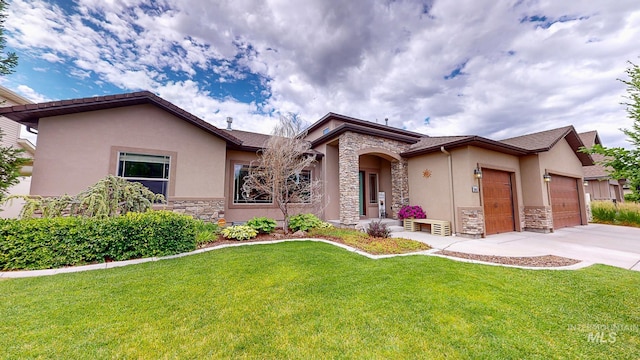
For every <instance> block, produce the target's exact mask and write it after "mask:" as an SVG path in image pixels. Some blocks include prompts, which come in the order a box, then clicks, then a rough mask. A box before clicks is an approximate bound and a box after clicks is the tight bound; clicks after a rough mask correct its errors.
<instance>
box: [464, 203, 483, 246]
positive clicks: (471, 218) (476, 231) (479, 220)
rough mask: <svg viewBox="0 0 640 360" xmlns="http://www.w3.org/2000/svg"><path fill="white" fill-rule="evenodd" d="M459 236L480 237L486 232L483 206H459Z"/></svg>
mask: <svg viewBox="0 0 640 360" xmlns="http://www.w3.org/2000/svg"><path fill="white" fill-rule="evenodd" d="M458 219H459V221H460V232H459V233H458V235H459V236H463V237H470V238H474V239H477V238H480V237H482V234H484V209H482V208H481V207H466V208H458Z"/></svg>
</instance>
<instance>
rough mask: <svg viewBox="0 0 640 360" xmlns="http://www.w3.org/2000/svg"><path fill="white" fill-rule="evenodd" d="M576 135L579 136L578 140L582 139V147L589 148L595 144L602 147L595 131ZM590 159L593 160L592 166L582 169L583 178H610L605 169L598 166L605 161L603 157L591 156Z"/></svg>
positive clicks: (598, 155)
mask: <svg viewBox="0 0 640 360" xmlns="http://www.w3.org/2000/svg"><path fill="white" fill-rule="evenodd" d="M578 135H579V136H580V139H582V142H583V143H584V146H585V147H587V148H590V147H592V146H593V145H596V144H599V145H602V142H601V141H600V136H599V135H598V132H597V131H595V130H593V131H587V132H583V133H580V134H578ZM591 158H593V162H594V164H593V165H589V166H583V167H582V171H583V172H584V178H585V179H587V180H594V179H597V180H604V179H609V178H611V177H610V175H609V172H608V171H607V168H606V167H604V166H602V165H600V164H599V163H600V162H601V161H604V160H605V156H604V155H601V154H591Z"/></svg>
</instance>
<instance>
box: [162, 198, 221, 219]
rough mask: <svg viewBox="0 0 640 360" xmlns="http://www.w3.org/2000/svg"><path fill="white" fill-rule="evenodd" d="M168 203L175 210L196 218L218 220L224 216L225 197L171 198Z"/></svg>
mask: <svg viewBox="0 0 640 360" xmlns="http://www.w3.org/2000/svg"><path fill="white" fill-rule="evenodd" d="M167 205H168V207H169V208H171V209H172V210H173V212H176V213H179V214H187V215H191V216H193V217H194V218H195V219H200V220H204V221H218V219H221V218H224V198H220V199H189V200H170V201H169V202H168V204H167Z"/></svg>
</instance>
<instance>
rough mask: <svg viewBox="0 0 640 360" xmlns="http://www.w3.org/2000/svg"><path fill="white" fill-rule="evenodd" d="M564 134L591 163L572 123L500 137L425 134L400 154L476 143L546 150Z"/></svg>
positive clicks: (521, 151)
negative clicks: (426, 135)
mask: <svg viewBox="0 0 640 360" xmlns="http://www.w3.org/2000/svg"><path fill="white" fill-rule="evenodd" d="M563 138H565V139H567V142H568V143H569V145H570V146H571V148H572V149H573V150H574V151H575V152H576V156H577V157H578V159H580V161H581V162H582V165H592V164H593V161H592V159H591V157H590V156H589V154H585V153H582V152H579V151H578V150H579V149H580V148H581V147H582V146H583V144H582V141H581V140H580V137H579V136H578V134H577V133H576V131H575V129H574V128H573V126H565V127H562V128H558V129H553V130H547V131H541V132H538V133H533V134H528V135H523V136H518V137H514V138H510V139H506V140H501V141H497V140H491V139H487V138H484V137H481V136H475V135H468V136H439V137H437V136H435V137H434V136H432V137H424V138H422V139H420V141H418V142H417V143H415V144H413V145H412V146H411V148H410V149H409V150H408V151H406V152H404V153H402V154H401V155H402V156H404V157H412V156H417V155H422V154H427V153H431V152H436V151H440V149H441V148H444V149H452V148H456V147H460V146H477V147H480V148H483V149H488V150H494V151H499V152H502V153H505V154H510V155H516V156H520V155H527V154H536V153H540V152H544V151H549V150H551V148H552V147H553V146H555V144H557V143H558V141H560V140H561V139H563Z"/></svg>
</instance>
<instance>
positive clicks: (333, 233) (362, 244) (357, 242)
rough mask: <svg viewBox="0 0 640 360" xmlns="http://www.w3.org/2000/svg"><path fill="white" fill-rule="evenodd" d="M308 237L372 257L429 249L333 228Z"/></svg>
mask: <svg viewBox="0 0 640 360" xmlns="http://www.w3.org/2000/svg"><path fill="white" fill-rule="evenodd" d="M309 236H310V237H322V238H328V239H333V240H336V241H339V242H342V243H345V244H347V245H349V246H351V247H354V248H356V249H360V250H363V251H365V252H368V253H369V254H373V255H382V254H406V253H411V252H416V251H423V250H429V249H430V248H431V247H429V245H427V244H425V243H421V242H419V241H415V240H409V239H404V238H376V237H371V236H369V235H367V233H364V232H361V231H357V230H353V229H345V228H335V227H331V228H324V229H320V228H318V229H312V230H311V231H310V232H309Z"/></svg>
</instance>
